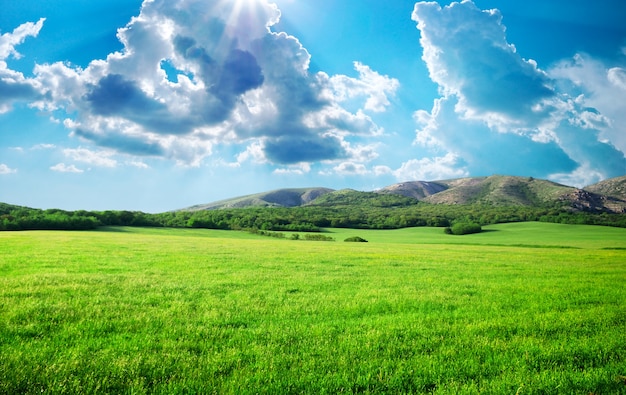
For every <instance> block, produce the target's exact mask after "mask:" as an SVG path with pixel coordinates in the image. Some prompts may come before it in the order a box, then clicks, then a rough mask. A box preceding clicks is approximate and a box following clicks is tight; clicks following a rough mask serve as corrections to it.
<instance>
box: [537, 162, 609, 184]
mask: <svg viewBox="0 0 626 395" xmlns="http://www.w3.org/2000/svg"><path fill="white" fill-rule="evenodd" d="M605 178H606V176H605V175H604V174H602V173H600V172H598V171H596V170H594V169H593V167H592V166H590V164H589V163H585V164H584V165H582V166H580V167H578V168H577V169H576V170H574V171H572V172H570V173H556V174H551V175H550V176H549V179H550V180H552V181H554V182H558V183H560V184H563V185H569V186H573V187H577V188H583V187H586V186H588V185H592V184H595V183H597V182H599V181H601V180H603V179H605Z"/></svg>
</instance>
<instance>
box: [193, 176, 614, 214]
mask: <svg viewBox="0 0 626 395" xmlns="http://www.w3.org/2000/svg"><path fill="white" fill-rule="evenodd" d="M346 191H348V192H346ZM373 192H374V193H377V194H391V195H401V196H404V197H407V198H412V199H415V201H416V203H417V201H423V202H426V203H432V204H485V205H493V206H511V205H513V206H556V205H559V206H569V207H570V208H571V209H572V210H576V211H589V212H609V213H626V176H623V177H617V178H612V179H608V180H604V181H602V182H600V183H597V184H594V185H590V186H587V187H585V188H583V189H579V188H575V187H572V186H567V185H562V184H558V183H555V182H552V181H548V180H542V179H535V178H533V177H519V176H501V175H494V176H489V177H468V178H459V179H451V180H438V181H407V182H402V183H398V184H393V185H389V186H386V187H384V188H381V189H378V190H375V191H373ZM350 193H359V192H358V191H352V190H340V191H337V190H333V189H330V188H320V187H317V188H287V189H278V190H273V191H269V192H262V193H257V194H252V195H246V196H241V197H236V198H233V199H226V200H221V201H217V202H213V203H208V204H200V205H196V206H192V207H188V208H185V209H183V210H181V211H198V210H215V209H224V208H243V207H298V206H306V205H315V204H316V203H315V201H316V199H317V198H319V197H320V196H324V195H327V194H337V195H338V196H335V198H336V199H342V198H343V197H344V196H345V197H346V198H347V196H348V195H349V194H350Z"/></svg>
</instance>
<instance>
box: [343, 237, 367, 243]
mask: <svg viewBox="0 0 626 395" xmlns="http://www.w3.org/2000/svg"><path fill="white" fill-rule="evenodd" d="M344 241H347V242H354V243H367V240H365V239H364V238H362V237H359V236H353V237H348V238H347V239H345V240H344Z"/></svg>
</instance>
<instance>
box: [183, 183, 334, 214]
mask: <svg viewBox="0 0 626 395" xmlns="http://www.w3.org/2000/svg"><path fill="white" fill-rule="evenodd" d="M330 192H333V189H330V188H289V189H277V190H273V191H269V192H262V193H256V194H252V195H246V196H240V197H236V198H232V199H225V200H220V201H217V202H213V203H208V204H199V205H195V206H191V207H189V208H186V209H183V211H200V210H216V209H223V208H244V207H297V206H302V205H305V204H307V203H310V202H311V201H313V200H315V199H317V198H318V197H320V196H323V195H325V194H327V193H330Z"/></svg>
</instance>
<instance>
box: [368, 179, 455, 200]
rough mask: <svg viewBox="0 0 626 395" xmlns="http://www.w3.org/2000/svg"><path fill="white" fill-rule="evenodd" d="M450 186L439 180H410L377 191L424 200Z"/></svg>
mask: <svg viewBox="0 0 626 395" xmlns="http://www.w3.org/2000/svg"><path fill="white" fill-rule="evenodd" d="M448 188H450V187H449V186H448V185H446V184H444V183H442V182H439V181H433V182H428V181H408V182H401V183H399V184H394V185H390V186H388V187H384V188H381V189H379V190H377V191H376V192H377V193H385V194H395V195H402V196H406V197H411V198H414V199H418V200H422V199H424V198H426V197H428V196H431V195H434V194H436V193H439V192H442V191H445V190H446V189H448Z"/></svg>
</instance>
